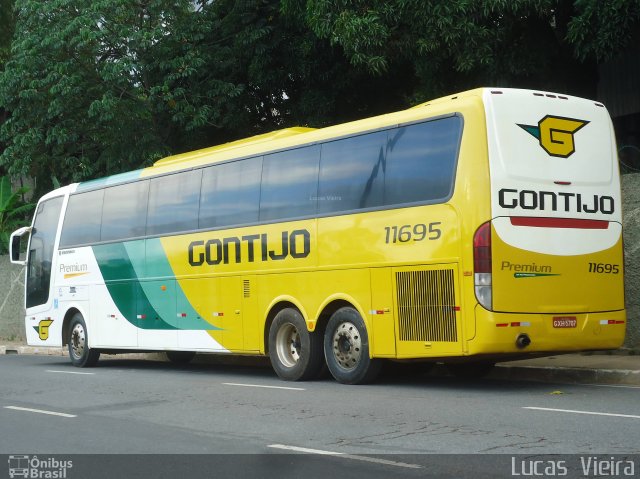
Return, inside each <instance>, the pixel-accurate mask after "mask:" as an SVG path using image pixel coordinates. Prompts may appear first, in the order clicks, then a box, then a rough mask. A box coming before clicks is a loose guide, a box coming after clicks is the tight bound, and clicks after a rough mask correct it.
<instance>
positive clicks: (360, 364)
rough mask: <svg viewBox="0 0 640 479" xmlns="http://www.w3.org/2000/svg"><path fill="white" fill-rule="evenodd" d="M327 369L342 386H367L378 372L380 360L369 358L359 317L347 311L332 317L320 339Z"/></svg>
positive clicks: (347, 309)
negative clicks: (322, 340)
mask: <svg viewBox="0 0 640 479" xmlns="http://www.w3.org/2000/svg"><path fill="white" fill-rule="evenodd" d="M324 355H325V358H326V360H327V367H328V368H329V371H330V372H331V375H332V376H333V377H334V378H335V379H336V381H338V382H340V383H343V384H364V383H368V382H371V381H373V380H374V379H375V377H376V376H377V375H378V373H379V372H380V366H381V365H382V363H381V362H380V360H376V359H372V358H370V357H369V336H368V334H367V328H366V326H365V324H364V321H363V320H362V317H361V316H360V314H359V313H358V311H356V310H355V309H353V308H351V307H344V308H340V309H339V310H338V311H336V312H335V313H333V315H332V316H331V319H329V323H328V324H327V329H326V331H325V335H324Z"/></svg>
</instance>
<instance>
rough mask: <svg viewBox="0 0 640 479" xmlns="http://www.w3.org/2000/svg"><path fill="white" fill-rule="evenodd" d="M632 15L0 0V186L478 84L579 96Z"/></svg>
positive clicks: (378, 3)
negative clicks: (2, 180) (6, 177)
mask: <svg viewBox="0 0 640 479" xmlns="http://www.w3.org/2000/svg"><path fill="white" fill-rule="evenodd" d="M12 5H15V9H14V10H13V14H8V13H10V12H11V11H12V10H11V7H12ZM639 5H640V0H616V1H612V2H600V1H598V0H576V1H574V2H569V1H561V0H384V1H383V0H348V1H347V0H242V1H236V0H215V1H211V0H197V1H194V0H172V1H168V0H144V1H137V2H130V1H125V0H47V1H46V2H43V1H41V0H0V13H1V14H2V15H3V16H2V17H0V123H1V125H0V172H4V171H6V172H7V173H8V174H10V175H12V176H14V177H18V176H21V175H24V176H30V177H33V178H35V179H36V191H35V195H36V196H37V195H39V194H41V193H43V192H45V191H47V190H49V189H50V188H51V187H52V178H56V179H57V180H58V181H59V183H60V184H67V183H70V182H74V181H80V180H84V179H88V178H94V177H98V176H104V175H107V174H113V173H118V172H121V171H127V170H132V169H137V168H141V167H145V166H148V165H150V164H151V163H153V161H155V160H156V159H158V158H160V157H162V156H165V155H167V154H173V153H179V152H183V151H188V150H193V149H196V148H200V147H205V146H210V145H214V144H219V143H222V142H225V141H230V140H234V139H237V138H241V137H246V136H250V135H253V134H257V133H262V132H265V131H270V130H273V129H277V128H283V127H287V126H293V125H310V126H324V125H327V124H332V123H337V122H341V121H346V120H350V119H355V118H361V117H364V116H370V115H374V114H377V113H382V112H387V111H392V110H394V109H399V108H403V107H406V106H409V105H410V104H412V103H415V102H417V101H424V100H425V99H428V98H433V97H435V96H438V95H441V94H446V93H451V92H454V91H460V90H464V89H467V88H471V87H477V86H481V85H483V84H484V85H487V84H489V85H499V86H518V87H531V88H543V89H549V90H558V91H563V92H567V93H573V94H579V95H583V96H594V95H595V91H594V87H595V78H596V76H595V66H596V60H599V59H604V58H608V57H610V56H612V55H614V54H615V53H616V52H617V51H618V50H619V49H620V48H622V47H623V46H624V45H626V44H628V42H629V41H630V38H631V36H632V34H633V32H634V31H637V30H638V25H639V21H640V7H639ZM14 24H15V25H14ZM14 26H15V28H14ZM11 37H12V38H13V42H12V46H11V52H10V56H9V57H8V60H7V61H6V62H5V63H4V64H3V61H4V60H6V59H7V54H8V53H7V52H8V50H7V45H8V42H9V40H8V39H9V38H11ZM3 52H4V53H3ZM3 55H4V56H3ZM3 69H4V70H3ZM2 70H3V71H2Z"/></svg>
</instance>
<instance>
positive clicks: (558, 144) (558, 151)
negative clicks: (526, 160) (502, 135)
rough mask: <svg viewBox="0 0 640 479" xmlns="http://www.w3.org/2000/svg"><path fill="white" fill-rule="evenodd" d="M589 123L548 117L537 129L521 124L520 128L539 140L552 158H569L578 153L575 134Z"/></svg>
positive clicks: (540, 122)
mask: <svg viewBox="0 0 640 479" xmlns="http://www.w3.org/2000/svg"><path fill="white" fill-rule="evenodd" d="M588 123H589V122H588V121H583V120H577V119H574V118H563V117H559V116H551V115H547V116H545V117H544V118H543V119H542V120H540V121H539V122H538V126H537V127H536V126H532V125H520V124H518V126H519V127H520V128H522V129H523V130H525V131H526V132H527V133H529V134H530V135H531V136H533V137H535V138H537V139H538V141H539V143H540V146H541V147H542V148H543V149H544V151H546V152H547V153H548V154H549V155H550V156H557V157H560V158H568V157H569V156H571V155H572V154H574V153H575V151H576V146H575V141H574V134H575V133H576V132H577V131H578V130H580V129H581V128H582V127H583V126H585V125H587V124H588Z"/></svg>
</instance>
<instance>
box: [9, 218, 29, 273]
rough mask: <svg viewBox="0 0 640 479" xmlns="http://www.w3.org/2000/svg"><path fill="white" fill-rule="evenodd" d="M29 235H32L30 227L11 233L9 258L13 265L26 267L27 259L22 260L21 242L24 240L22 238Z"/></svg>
mask: <svg viewBox="0 0 640 479" xmlns="http://www.w3.org/2000/svg"><path fill="white" fill-rule="evenodd" d="M28 233H31V227H30V226H25V227H24V228H20V229H19V230H16V231H14V232H13V233H11V239H10V240H9V257H10V258H11V262H12V263H13V264H19V265H21V266H25V265H26V264H27V260H26V259H23V260H21V259H20V242H21V240H22V236H23V235H24V234H28Z"/></svg>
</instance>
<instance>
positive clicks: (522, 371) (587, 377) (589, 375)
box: [489, 364, 640, 386]
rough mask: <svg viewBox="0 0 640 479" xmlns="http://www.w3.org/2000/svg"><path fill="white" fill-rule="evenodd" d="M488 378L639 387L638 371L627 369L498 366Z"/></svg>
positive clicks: (639, 375) (639, 377)
mask: <svg viewBox="0 0 640 479" xmlns="http://www.w3.org/2000/svg"><path fill="white" fill-rule="evenodd" d="M489 377H491V378H493V379H506V380H511V381H536V382H558V383H570V384H604V385H625V386H640V371H636V370H629V369H586V368H571V367H558V366H556V367H536V366H509V365H507V364H504V365H502V364H499V365H497V366H496V368H495V369H494V370H493V371H492V372H491V374H490V375H489Z"/></svg>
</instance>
